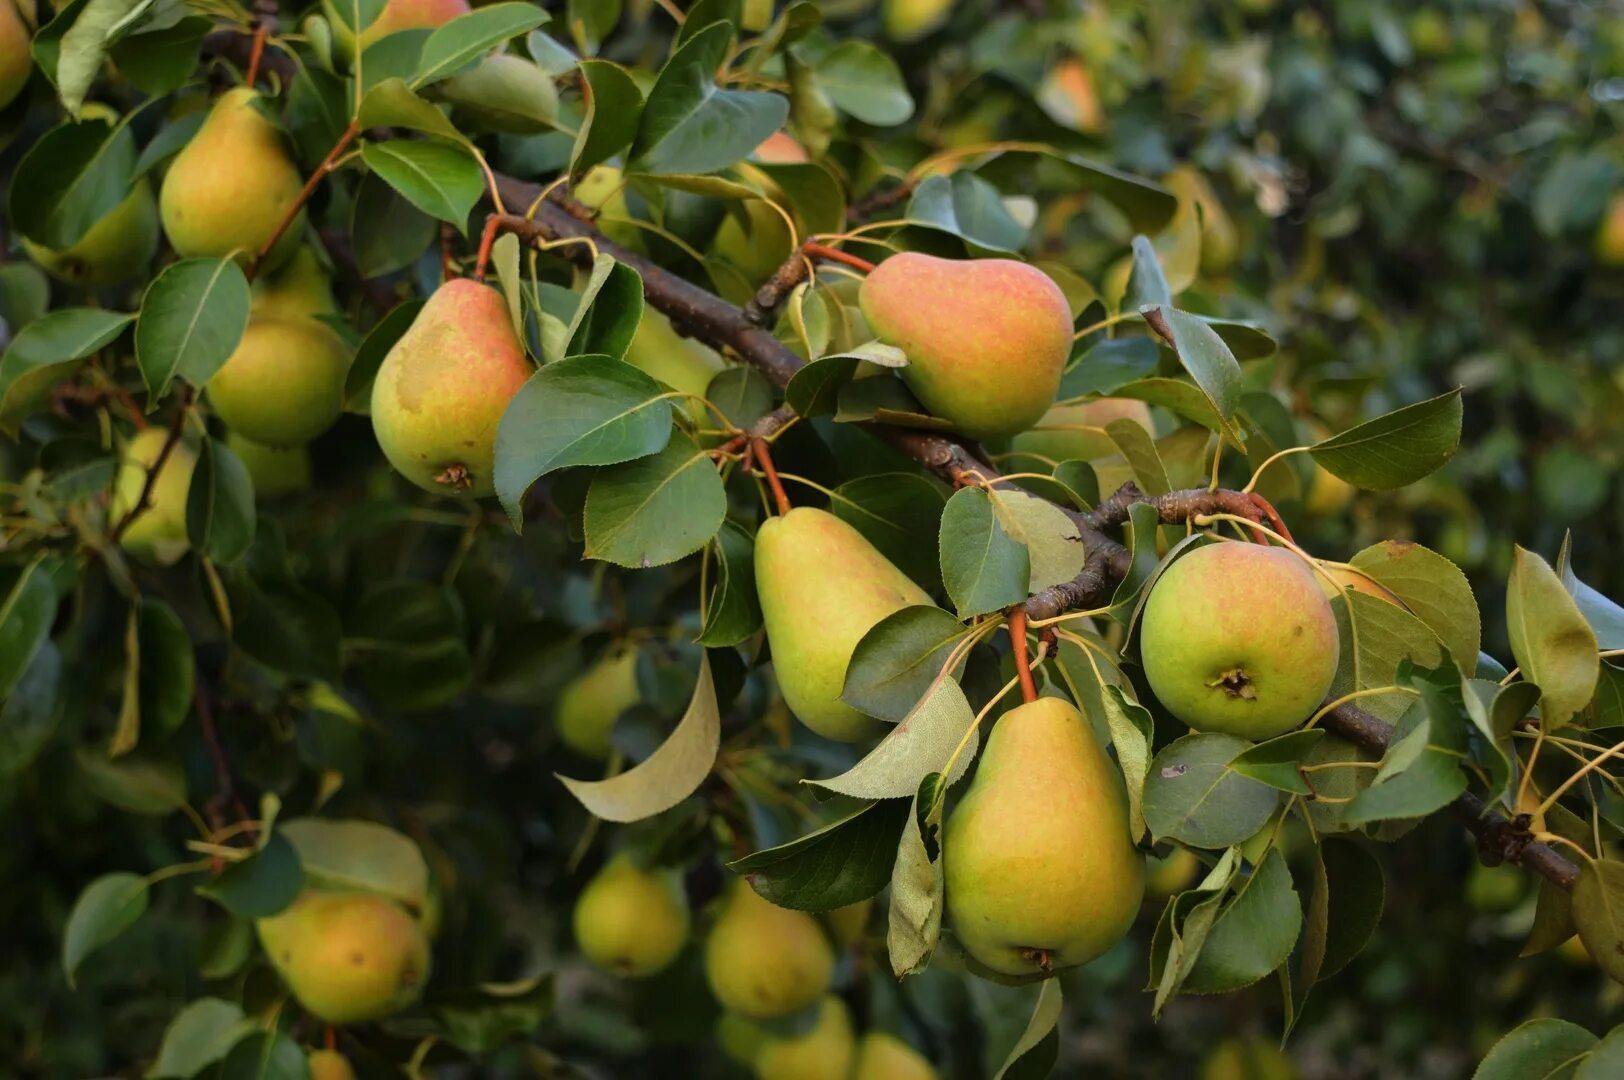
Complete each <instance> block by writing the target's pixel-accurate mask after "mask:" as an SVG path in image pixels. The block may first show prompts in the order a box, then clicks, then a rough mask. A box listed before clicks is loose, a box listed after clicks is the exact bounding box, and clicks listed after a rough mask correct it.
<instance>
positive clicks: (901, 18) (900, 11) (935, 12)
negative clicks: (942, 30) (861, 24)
mask: <svg viewBox="0 0 1624 1080" xmlns="http://www.w3.org/2000/svg"><path fill="white" fill-rule="evenodd" d="M952 12H953V0H884V3H883V5H882V6H881V8H880V18H881V21H882V22H883V23H884V25H885V36H886V37H888V38H890V39H891V40H893V41H915V40H917V39H919V38H922V37H924V36H925V35H926V34H928V33H930V32H931V31H932V30H935V29H936V28H937V27H938V26H941V25H942V24H943V23H944V22H946V21H947V17H948V16H949V15H950V14H952Z"/></svg>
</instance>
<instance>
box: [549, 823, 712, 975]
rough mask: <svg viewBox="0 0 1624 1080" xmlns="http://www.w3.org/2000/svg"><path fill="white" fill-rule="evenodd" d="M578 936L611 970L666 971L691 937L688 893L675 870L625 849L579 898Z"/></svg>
mask: <svg viewBox="0 0 1624 1080" xmlns="http://www.w3.org/2000/svg"><path fill="white" fill-rule="evenodd" d="M575 940H576V942H577V943H578V944H579V945H580V946H581V951H582V952H583V953H585V954H586V958H587V959H588V960H591V961H592V962H593V963H594V964H596V965H598V966H599V967H601V968H603V969H604V970H606V971H610V972H613V973H614V974H616V975H624V976H628V977H630V978H634V979H639V978H643V977H644V976H647V975H653V974H655V973H656V972H659V971H663V970H665V968H666V967H667V966H669V965H670V963H671V961H673V960H675V959H676V958H677V954H678V953H680V952H681V951H682V947H683V945H684V944H686V943H687V941H688V898H687V896H686V895H685V894H684V893H683V891H682V879H681V878H680V877H679V876H678V875H677V874H676V873H675V872H674V871H670V870H645V869H643V868H642V867H640V866H638V865H637V864H636V863H635V862H633V861H632V859H631V857H630V856H629V855H626V854H624V853H623V854H620V855H617V856H615V857H614V858H613V859H611V860H609V862H608V863H607V864H606V865H605V866H604V868H603V869H602V870H600V871H598V874H597V876H596V877H594V878H593V879H592V880H591V881H590V882H589V883H588V884H587V887H586V888H585V889H583V890H581V896H580V898H579V899H578V900H576V902H575Z"/></svg>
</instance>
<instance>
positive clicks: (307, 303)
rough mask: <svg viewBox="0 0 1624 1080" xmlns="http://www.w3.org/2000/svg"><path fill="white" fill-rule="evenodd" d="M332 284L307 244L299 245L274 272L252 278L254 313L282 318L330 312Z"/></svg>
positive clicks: (331, 306) (336, 307)
mask: <svg viewBox="0 0 1624 1080" xmlns="http://www.w3.org/2000/svg"><path fill="white" fill-rule="evenodd" d="M337 310H338V306H337V305H336V304H334V303H333V285H332V280H331V278H330V276H329V275H328V273H327V269H326V267H324V266H322V264H321V259H320V258H319V257H318V256H317V255H316V251H315V249H314V248H312V247H311V246H310V245H308V244H304V245H300V247H299V248H298V249H296V250H295V251H294V252H293V254H292V255H291V256H290V257H289V258H288V261H287V262H286V263H285V264H283V265H282V267H281V268H279V269H278V270H277V271H276V272H275V273H270V274H260V275H259V276H258V277H257V278H255V279H254V295H253V313H254V314H255V315H276V316H279V317H281V318H285V319H309V318H315V317H316V316H319V315H331V314H333V313H335V312H336V311H337Z"/></svg>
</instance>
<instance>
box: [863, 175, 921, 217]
mask: <svg viewBox="0 0 1624 1080" xmlns="http://www.w3.org/2000/svg"><path fill="white" fill-rule="evenodd" d="M913 190H914V185H913V181H912V180H904V181H903V182H902V183H900V184H898V185H896V186H895V187H891V188H887V189H886V190H884V191H876V192H874V193H873V194H871V195H868V196H865V197H864V198H861V199H859V200H857V201H856V202H854V203H852V205H851V210H850V211H849V213H848V216H849V217H850V218H851V220H852V221H858V222H860V221H864V220H866V219H867V218H870V217H873V216H874V215H875V214H878V213H879V212H881V211H882V210H889V209H891V208H892V207H893V206H896V205H898V204H899V203H902V202H906V201H907V199H908V196H910V195H912V194H913Z"/></svg>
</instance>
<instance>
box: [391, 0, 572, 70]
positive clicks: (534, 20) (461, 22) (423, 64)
mask: <svg viewBox="0 0 1624 1080" xmlns="http://www.w3.org/2000/svg"><path fill="white" fill-rule="evenodd" d="M547 19H548V15H547V13H546V12H545V11H543V10H541V9H540V8H538V7H536V6H535V5H534V4H519V3H506V4H491V5H489V6H488V7H481V8H475V9H474V10H473V11H469V12H466V13H465V14H462V15H458V16H457V17H456V18H455V19H452V20H451V21H450V22H448V23H445V24H444V25H442V26H439V27H437V28H436V29H435V31H434V33H432V34H430V35H429V39H428V41H426V42H424V43H423V53H422V55H421V56H420V57H419V58H418V61H417V75H416V76H415V77H414V78H413V79H412V86H413V87H414V88H416V87H420V86H427V85H429V84H430V83H433V82H438V81H439V80H441V79H445V78H449V77H450V76H452V75H455V74H456V73H457V72H458V71H460V70H462V69H463V68H464V67H466V66H468V65H470V64H472V63H474V62H475V61H477V60H478V59H479V58H480V57H481V56H484V55H485V54H486V53H488V52H490V51H491V50H492V49H494V48H496V47H497V46H498V45H500V44H502V43H503V42H504V41H507V40H508V39H509V38H515V37H518V36H519V35H520V34H526V33H529V32H530V31H531V30H534V29H535V28H536V27H538V26H540V25H541V24H542V23H544V22H546V21H547Z"/></svg>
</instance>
